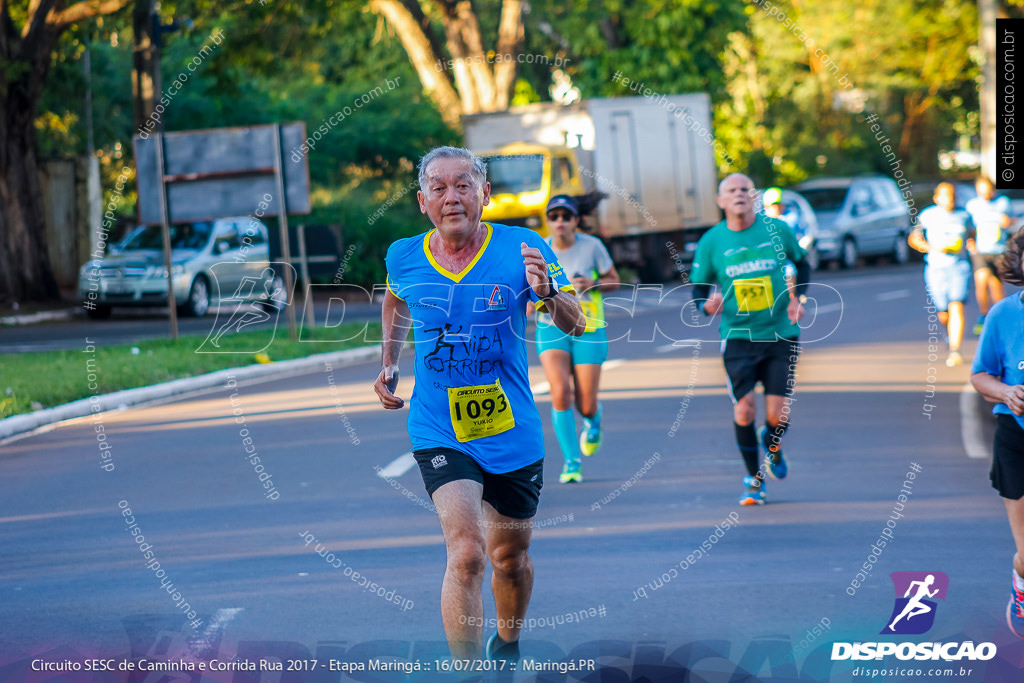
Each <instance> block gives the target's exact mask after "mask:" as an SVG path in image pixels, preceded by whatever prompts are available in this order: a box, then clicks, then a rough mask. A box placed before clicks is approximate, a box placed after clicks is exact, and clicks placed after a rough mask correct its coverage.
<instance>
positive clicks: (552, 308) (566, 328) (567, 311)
mask: <svg viewBox="0 0 1024 683" xmlns="http://www.w3.org/2000/svg"><path fill="white" fill-rule="evenodd" d="M520 250H521V252H522V256H523V266H524V267H525V268H526V281H527V284H529V286H530V289H532V290H533V295H534V296H535V297H537V299H539V301H538V302H537V303H536V304H535V307H536V308H537V310H538V311H543V312H545V313H547V314H549V315H550V316H551V322H553V323H554V324H555V327H557V328H558V329H560V330H561V331H562V332H565V333H566V334H571V335H572V336H574V337H579V336H580V335H582V334H583V333H584V331H586V329H587V319H586V317H584V315H583V309H582V308H580V302H579V301H577V300H576V295H575V294H573V293H570V292H567V291H565V290H564V289H560V288H559V286H558V283H557V282H555V279H554V278H553V277H551V274H550V272H549V268H548V262H547V260H546V259H545V258H544V255H543V254H542V253H541V251H540V249H537V248H535V247H530V246H529V245H527V243H526V242H523V243H522V244H521V245H520ZM564 286H565V288H566V289H572V285H570V284H568V283H566V284H565V285H564Z"/></svg>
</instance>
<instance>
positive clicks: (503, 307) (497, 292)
mask: <svg viewBox="0 0 1024 683" xmlns="http://www.w3.org/2000/svg"><path fill="white" fill-rule="evenodd" d="M487 310H488V311H507V310H508V302H507V301H505V297H503V296H502V295H501V288H500V287H499V286H498V285H494V289H493V290H491V298H489V299H488V300H487Z"/></svg>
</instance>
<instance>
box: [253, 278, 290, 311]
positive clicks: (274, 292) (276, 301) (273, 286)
mask: <svg viewBox="0 0 1024 683" xmlns="http://www.w3.org/2000/svg"><path fill="white" fill-rule="evenodd" d="M270 292H271V294H270V298H269V299H264V300H263V301H260V302H259V304H258V305H259V307H260V308H262V309H263V310H264V311H266V312H267V313H277V312H278V311H282V310H284V307H285V304H287V303H288V295H287V293H286V292H285V291H284V279H282V278H281V276H280V275H275V276H274V279H273V280H271V281H270Z"/></svg>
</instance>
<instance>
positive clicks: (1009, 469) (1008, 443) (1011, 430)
mask: <svg viewBox="0 0 1024 683" xmlns="http://www.w3.org/2000/svg"><path fill="white" fill-rule="evenodd" d="M996 418H997V422H996V438H995V445H994V447H993V448H992V471H991V472H990V473H989V478H990V479H991V480H992V488H994V489H995V490H996V491H999V495H1000V496H1002V497H1003V498H1007V499H1009V500H1020V499H1021V497H1024V428H1022V427H1021V426H1020V424H1018V422H1017V419H1016V418H1015V417H1014V416H1013V415H996Z"/></svg>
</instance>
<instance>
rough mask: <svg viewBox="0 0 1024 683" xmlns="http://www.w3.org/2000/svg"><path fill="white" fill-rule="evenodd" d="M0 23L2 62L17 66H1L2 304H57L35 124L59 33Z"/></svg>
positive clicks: (58, 296)
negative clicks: (25, 34) (26, 34)
mask: <svg viewBox="0 0 1024 683" xmlns="http://www.w3.org/2000/svg"><path fill="white" fill-rule="evenodd" d="M44 4H49V3H44ZM0 21H2V22H3V23H2V24H0V33H2V34H3V37H2V38H0V63H5V64H8V65H13V66H14V67H15V68H11V67H10V66H8V67H7V68H4V67H0V302H14V301H18V302H21V301H54V300H59V299H60V290H59V289H58V288H57V280H56V279H55V278H54V276H53V269H52V268H51V267H50V257H49V253H48V251H47V246H46V221H45V214H44V207H43V189H42V186H41V185H40V182H39V161H38V158H37V157H36V139H35V135H36V131H35V125H34V124H35V119H36V112H37V109H38V104H39V98H40V96H41V95H42V90H43V83H44V82H45V81H46V74H47V72H48V71H49V68H50V54H51V53H52V51H53V47H54V45H55V43H56V35H55V33H54V32H53V31H52V30H49V27H47V26H45V25H43V24H42V23H41V22H40V24H38V25H35V26H33V27H31V28H32V35H31V37H30V38H25V39H23V38H21V37H20V36H18V35H17V34H16V33H15V32H14V30H13V29H14V27H13V24H12V23H11V22H10V21H9V20H8V19H7V18H6V17H0ZM28 28H29V26H26V29H28ZM19 67H20V68H19Z"/></svg>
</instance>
